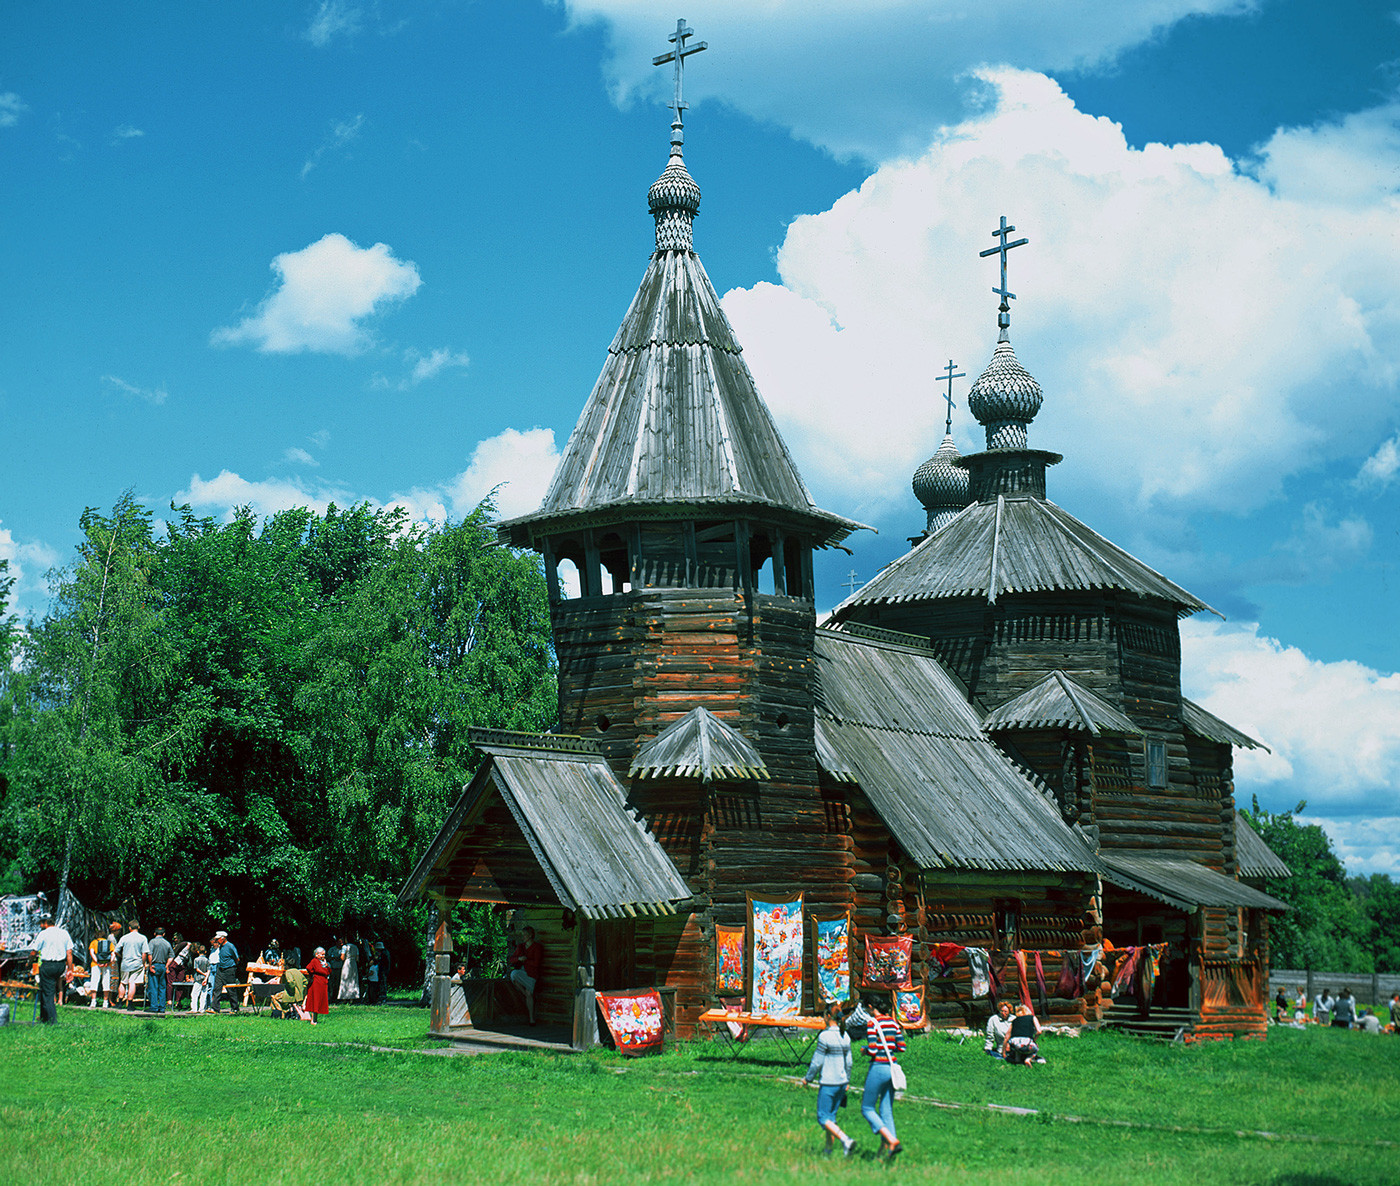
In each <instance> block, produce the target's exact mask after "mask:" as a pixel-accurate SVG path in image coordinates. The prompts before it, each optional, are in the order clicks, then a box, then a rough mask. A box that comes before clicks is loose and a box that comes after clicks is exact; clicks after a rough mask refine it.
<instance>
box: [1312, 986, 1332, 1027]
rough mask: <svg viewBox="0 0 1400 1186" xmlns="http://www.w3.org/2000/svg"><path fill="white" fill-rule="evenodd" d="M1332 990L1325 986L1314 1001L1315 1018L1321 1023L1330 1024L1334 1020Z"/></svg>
mask: <svg viewBox="0 0 1400 1186" xmlns="http://www.w3.org/2000/svg"><path fill="white" fill-rule="evenodd" d="M1332 1004H1333V1000H1332V990H1331V989H1330V988H1324V989H1323V990H1322V991H1321V992H1320V993H1318V994H1317V998H1316V999H1315V1000H1314V1001H1313V1020H1314V1021H1315V1022H1317V1023H1318V1024H1319V1025H1328V1024H1330V1023H1331V1021H1332Z"/></svg>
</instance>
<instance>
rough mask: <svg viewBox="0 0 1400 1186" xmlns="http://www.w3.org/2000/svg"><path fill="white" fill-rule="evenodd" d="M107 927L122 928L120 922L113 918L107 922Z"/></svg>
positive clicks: (112, 928) (111, 928)
mask: <svg viewBox="0 0 1400 1186" xmlns="http://www.w3.org/2000/svg"><path fill="white" fill-rule="evenodd" d="M107 929H108V930H109V931H119V930H121V929H122V924H121V923H119V922H118V921H117V920H116V919H115V918H114V919H113V920H112V921H111V922H109V923H108V924H107Z"/></svg>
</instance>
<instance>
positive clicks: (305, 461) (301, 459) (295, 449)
mask: <svg viewBox="0 0 1400 1186" xmlns="http://www.w3.org/2000/svg"><path fill="white" fill-rule="evenodd" d="M282 460H283V461H290V462H291V463H292V464H293V465H312V466H316V465H320V464H321V463H320V462H319V461H317V460H316V458H314V457H312V456H311V454H310V453H308V452H307V451H306V450H305V449H303V448H301V447H300V446H299V445H293V446H292V447H291V448H290V449H287V450H286V451H285V452H284V453H283V454H282Z"/></svg>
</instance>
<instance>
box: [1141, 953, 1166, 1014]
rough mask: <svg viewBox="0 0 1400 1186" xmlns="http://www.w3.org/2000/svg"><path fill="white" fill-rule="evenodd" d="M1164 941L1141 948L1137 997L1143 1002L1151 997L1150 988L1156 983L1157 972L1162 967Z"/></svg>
mask: <svg viewBox="0 0 1400 1186" xmlns="http://www.w3.org/2000/svg"><path fill="white" fill-rule="evenodd" d="M1164 947H1166V944H1165V943H1154V944H1153V945H1152V946H1151V947H1144V948H1143V949H1142V952H1143V958H1142V968H1141V970H1140V972H1139V974H1138V983H1139V986H1140V988H1141V990H1142V991H1141V992H1140V994H1139V998H1140V999H1141V1000H1142V1001H1143V1003H1144V1004H1146V1002H1148V1001H1150V1000H1151V999H1152V990H1153V988H1154V987H1156V984H1157V973H1158V972H1159V971H1161V967H1162V949H1163V948H1164Z"/></svg>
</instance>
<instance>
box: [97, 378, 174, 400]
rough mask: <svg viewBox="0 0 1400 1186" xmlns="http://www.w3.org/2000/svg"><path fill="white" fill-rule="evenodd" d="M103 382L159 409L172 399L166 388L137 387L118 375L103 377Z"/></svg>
mask: <svg viewBox="0 0 1400 1186" xmlns="http://www.w3.org/2000/svg"><path fill="white" fill-rule="evenodd" d="M102 382H104V383H106V384H108V385H109V386H111V387H115V388H116V389H117V390H118V391H120V392H122V393H124V394H125V395H130V396H133V397H134V398H136V399H141V400H145V401H146V402H147V403H148V404H155V405H156V406H157V407H159V406H160V405H161V404H163V403H165V401H166V400H167V399H169V398H170V393H169V392H168V391H166V390H165V388H164V387H137V386H136V385H135V384H134V383H128V382H127V381H126V380H125V379H118V378H117V377H116V375H103V376H102Z"/></svg>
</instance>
